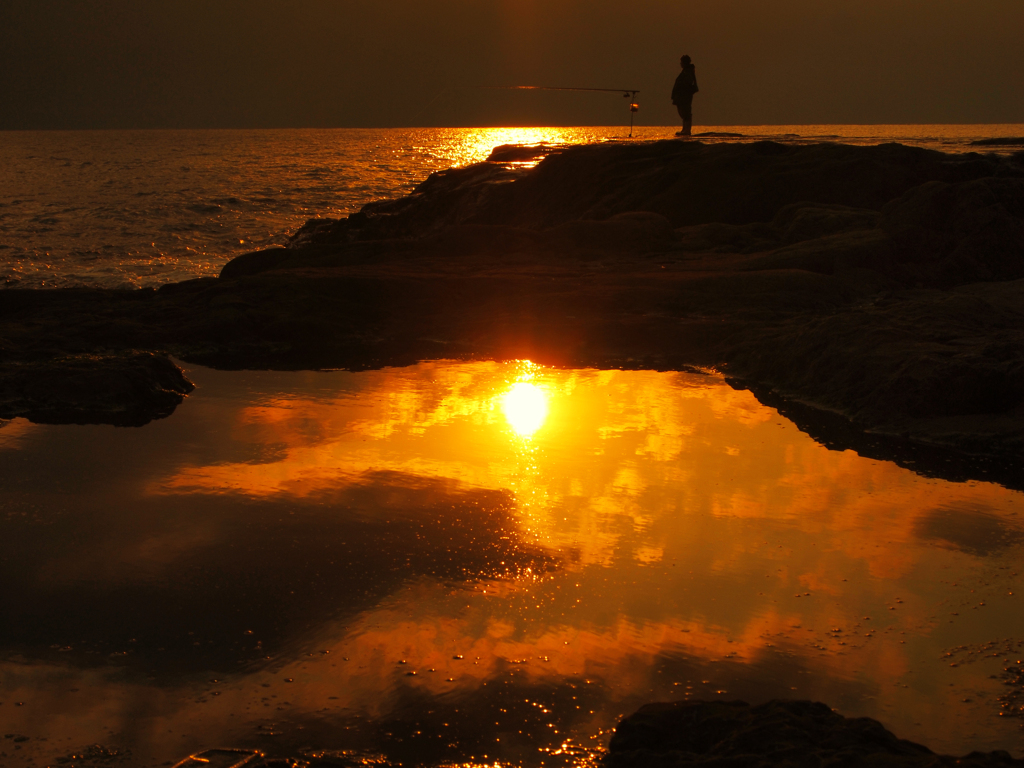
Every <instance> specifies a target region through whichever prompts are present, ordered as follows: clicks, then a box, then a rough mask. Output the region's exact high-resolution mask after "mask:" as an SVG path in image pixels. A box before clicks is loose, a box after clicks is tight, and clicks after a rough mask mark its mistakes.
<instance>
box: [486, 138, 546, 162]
mask: <svg viewBox="0 0 1024 768" xmlns="http://www.w3.org/2000/svg"><path fill="white" fill-rule="evenodd" d="M561 150H562V147H561V146H558V145H554V144H548V143H546V142H541V143H540V144H502V145H501V146H499V147H495V148H494V149H492V150H491V154H490V155H488V156H487V161H488V162H490V163H524V162H529V161H530V160H536V159H537V158H539V157H546V156H547V155H550V154H552V153H554V152H560V151H561Z"/></svg>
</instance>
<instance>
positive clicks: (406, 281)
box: [0, 141, 1024, 466]
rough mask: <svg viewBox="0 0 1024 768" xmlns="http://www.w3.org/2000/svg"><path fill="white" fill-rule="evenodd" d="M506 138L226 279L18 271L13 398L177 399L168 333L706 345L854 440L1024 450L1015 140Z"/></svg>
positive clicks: (360, 341)
mask: <svg viewBox="0 0 1024 768" xmlns="http://www.w3.org/2000/svg"><path fill="white" fill-rule="evenodd" d="M539 154H543V155H546V156H545V157H544V159H543V160H542V161H541V162H540V163H539V164H538V165H536V167H532V168H527V167H523V166H522V164H521V162H520V161H522V160H523V159H524V158H526V157H529V156H530V155H539ZM492 158H493V159H492V160H491V161H489V162H486V163H481V164H477V165H473V166H469V167H466V168H460V169H455V170H451V171H446V172H441V173H437V174H433V175H432V176H431V177H430V178H428V179H427V180H426V181H424V182H423V183H422V184H420V185H419V187H418V188H417V189H416V190H415V191H414V192H413V193H412V194H410V195H408V196H406V197H403V198H401V199H398V200H393V201H387V202H379V203H371V204H369V205H367V206H365V207H364V208H363V209H362V210H361V211H360V212H358V213H356V214H353V215H352V216H349V217H348V218H345V219H341V220H331V219H314V220H312V221H310V222H308V223H307V224H306V225H305V226H304V227H302V228H301V229H300V230H299V231H298V232H297V233H296V234H295V235H294V236H293V237H292V239H291V241H290V243H289V245H288V246H287V247H285V248H275V249H271V250H266V251H261V252H256V253H251V254H246V255H244V256H240V257H238V258H236V259H235V260H233V261H231V262H230V263H228V264H227V265H226V266H225V267H224V269H223V271H222V273H221V276H220V277H219V278H206V279H199V280H191V281H187V282H184V283H178V284H174V285H168V286H164V287H163V288H161V289H160V290H156V291H153V290H143V291H135V292H124V291H105V290H97V289H69V290H53V291H19V290H6V291H4V292H3V301H2V302H0V418H12V417H15V416H25V417H27V418H30V419H34V420H37V421H70V422H75V421H77V422H102V423H115V424H139V423H144V421H146V420H147V419H149V418H158V417H161V416H165V415H167V414H168V413H169V412H170V410H173V404H174V403H175V402H178V401H180V399H181V398H182V397H184V396H185V395H186V394H187V392H188V391H189V390H190V388H191V385H190V384H189V382H188V381H187V380H186V379H185V377H184V376H183V375H182V374H181V372H180V371H177V373H176V374H175V372H174V370H177V369H176V367H175V366H173V364H172V363H169V362H168V363H167V364H166V365H165V364H163V363H157V362H154V360H157V359H163V360H166V356H168V355H170V356H174V357H177V358H178V359H181V360H184V361H186V362H192V363H200V364H205V365H210V366H213V367H217V368H267V369H271V368H276V369H302V368H325V367H329V368H353V369H356V368H368V367H377V366H382V365H401V364H407V363H411V362H414V361H416V360H421V359H429V358H473V357H476V358H530V359H533V360H535V361H537V362H541V363H549V364H557V365H572V366H600V367H629V368H651V367H653V368H661V369H679V368H684V367H686V366H699V367H710V368H716V369H719V370H722V371H723V372H725V373H726V374H727V375H728V376H730V377H731V378H732V379H733V380H735V381H736V382H737V384H738V385H739V386H747V387H749V388H751V389H753V390H754V391H755V392H757V393H758V394H759V396H760V395H762V394H765V395H766V396H771V397H775V398H778V399H779V400H780V402H785V403H793V404H795V405H796V406H797V407H798V410H799V408H801V407H804V406H807V407H810V408H811V409H813V410H816V411H818V412H820V413H824V414H833V415H834V416H835V418H839V419H841V420H842V421H843V422H844V423H845V424H846V425H847V427H846V431H847V432H848V433H849V434H851V435H861V436H863V435H872V436H876V437H878V439H881V440H891V441H896V442H900V443H905V444H908V445H926V446H932V447H935V448H938V449H948V450H952V451H955V452H957V453H958V454H960V455H976V456H984V457H989V458H994V459H995V460H996V461H1001V462H1004V463H1005V464H1007V466H1011V465H1016V464H1018V463H1019V459H1020V457H1021V456H1024V152H1018V153H1016V154H1014V155H1010V156H1008V157H998V156H994V155H983V154H968V155H945V154H942V153H940V152H935V151H931V150H924V149H917V148H911V147H906V146H902V145H899V144H888V145H882V146H875V147H854V146H845V145H840V144H817V145H809V146H793V145H784V144H778V143H774V142H758V143H752V144H713V145H712V144H702V143H700V142H682V141H655V142H637V143H608V144H598V145H585V146H575V147H568V148H559V149H556V150H554V151H552V149H551V148H550V147H546V148H538V149H537V150H530V149H523V148H499V149H498V150H496V151H495V154H494V155H492ZM167 365H171V366H172V368H174V370H171V369H170V368H168V367H167ZM57 380H60V381H61V385H60V386H56V385H55V384H54V382H55V381H57Z"/></svg>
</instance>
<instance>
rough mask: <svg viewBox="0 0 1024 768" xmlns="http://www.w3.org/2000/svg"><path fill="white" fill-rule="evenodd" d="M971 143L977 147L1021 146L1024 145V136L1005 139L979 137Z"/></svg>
mask: <svg viewBox="0 0 1024 768" xmlns="http://www.w3.org/2000/svg"><path fill="white" fill-rule="evenodd" d="M971 144H972V145H974V146H977V147H1020V146H1024V136H1016V137H1013V138H1004V139H978V140H977V141H972V142H971Z"/></svg>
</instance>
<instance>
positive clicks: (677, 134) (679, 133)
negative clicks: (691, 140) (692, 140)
mask: <svg viewBox="0 0 1024 768" xmlns="http://www.w3.org/2000/svg"><path fill="white" fill-rule="evenodd" d="M685 135H686V134H685V133H683V132H682V131H676V136H685Z"/></svg>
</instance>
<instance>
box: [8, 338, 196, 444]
mask: <svg viewBox="0 0 1024 768" xmlns="http://www.w3.org/2000/svg"><path fill="white" fill-rule="evenodd" d="M194 388H195V387H194V385H193V384H192V382H190V381H189V380H188V379H187V378H185V374H184V373H182V370H181V369H180V368H179V367H178V366H176V365H175V364H174V363H172V362H171V361H170V360H168V359H167V358H166V357H162V356H160V355H154V354H152V353H149V352H136V353H126V354H120V355H78V356H74V357H63V358H59V359H55V360H43V361H35V362H24V363H8V364H6V365H3V366H0V418H4V419H12V418H15V417H18V416H22V417H24V418H27V419H29V420H30V421H34V422H37V423H41V424H114V425H116V426H124V427H137V426H142V425H143V424H146V423H148V422H150V421H152V420H153V419H159V418H163V417H165V416H169V415H170V414H171V413H172V412H173V411H174V409H175V408H176V407H177V406H178V405H179V404H180V403H181V401H182V400H183V399H184V397H185V395H187V394H188V393H189V392H191V391H192V390H193V389H194Z"/></svg>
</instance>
